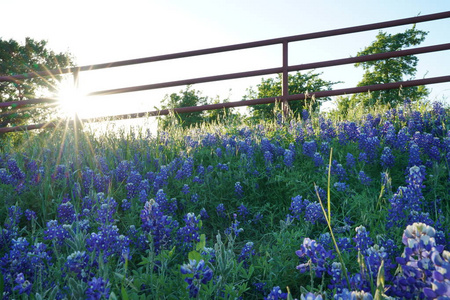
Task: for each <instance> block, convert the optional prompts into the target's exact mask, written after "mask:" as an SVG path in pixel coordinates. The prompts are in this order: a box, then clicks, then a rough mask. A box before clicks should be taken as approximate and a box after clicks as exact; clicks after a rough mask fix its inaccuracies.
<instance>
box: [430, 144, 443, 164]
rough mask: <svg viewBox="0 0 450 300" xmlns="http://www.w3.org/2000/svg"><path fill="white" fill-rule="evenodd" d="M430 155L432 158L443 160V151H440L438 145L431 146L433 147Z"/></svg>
mask: <svg viewBox="0 0 450 300" xmlns="http://www.w3.org/2000/svg"><path fill="white" fill-rule="evenodd" d="M428 155H429V156H430V158H431V159H433V160H435V161H437V162H439V161H440V160H441V152H440V151H439V148H438V147H437V146H431V148H430V149H429V150H428Z"/></svg>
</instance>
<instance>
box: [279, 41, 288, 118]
mask: <svg viewBox="0 0 450 300" xmlns="http://www.w3.org/2000/svg"><path fill="white" fill-rule="evenodd" d="M288 66H289V60H288V41H287V40H284V41H283V83H282V84H283V86H282V92H281V93H282V94H281V108H282V111H283V118H286V117H287V116H288V114H289V104H288V101H287V96H289V73H288Z"/></svg>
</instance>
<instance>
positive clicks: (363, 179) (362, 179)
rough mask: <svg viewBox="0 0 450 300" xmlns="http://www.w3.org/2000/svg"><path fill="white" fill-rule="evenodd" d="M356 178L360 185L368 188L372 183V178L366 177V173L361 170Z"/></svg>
mask: <svg viewBox="0 0 450 300" xmlns="http://www.w3.org/2000/svg"><path fill="white" fill-rule="evenodd" d="M358 178H359V182H361V184H362V185H366V186H368V185H370V183H371V182H372V178H370V177H369V176H367V175H366V173H365V172H364V171H362V170H361V171H359V174H358Z"/></svg>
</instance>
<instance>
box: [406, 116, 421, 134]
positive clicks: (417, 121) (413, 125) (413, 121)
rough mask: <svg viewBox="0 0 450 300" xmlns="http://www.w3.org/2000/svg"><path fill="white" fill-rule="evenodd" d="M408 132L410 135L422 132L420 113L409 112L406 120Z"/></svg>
mask: <svg viewBox="0 0 450 300" xmlns="http://www.w3.org/2000/svg"><path fill="white" fill-rule="evenodd" d="M408 130H409V132H410V133H414V132H423V130H424V124H423V119H422V115H421V113H420V112H418V111H413V112H411V116H410V119H409V120H408Z"/></svg>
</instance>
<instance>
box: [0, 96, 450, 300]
mask: <svg viewBox="0 0 450 300" xmlns="http://www.w3.org/2000/svg"><path fill="white" fill-rule="evenodd" d="M374 111H376V110H374ZM233 121H235V120H233ZM449 125H450V117H449V110H448V109H446V108H444V107H443V106H442V105H440V104H439V103H435V104H433V106H431V105H427V104H421V105H418V103H411V102H409V101H407V102H405V103H403V104H402V105H400V106H397V107H395V108H392V109H389V110H384V111H378V112H377V113H374V114H366V115H360V116H356V115H352V118H351V119H347V120H336V119H330V118H327V117H326V116H325V115H312V116H311V115H306V114H304V115H303V116H302V119H299V118H292V119H286V120H284V122H283V121H281V122H280V121H279V120H271V121H265V122H260V123H258V124H250V125H249V124H246V123H239V124H237V123H232V124H231V123H220V124H214V125H211V124H209V125H208V126H206V125H204V124H201V125H200V126H199V127H192V128H189V129H182V128H180V127H172V128H169V129H168V130H167V131H159V132H158V133H157V134H156V135H154V134H153V133H151V132H150V131H149V129H148V128H146V127H142V128H138V129H135V130H127V131H122V132H113V131H106V133H105V135H98V134H97V135H95V134H93V133H90V132H87V131H86V132H82V131H81V130H80V131H77V132H65V131H64V130H55V131H53V130H52V131H44V132H41V133H39V134H36V135H33V134H30V133H28V134H29V136H28V139H27V141H26V142H25V143H24V144H22V145H16V146H14V145H12V144H5V145H4V146H3V148H2V149H1V150H0V201H1V203H3V205H2V206H1V207H0V290H1V291H3V293H2V296H3V298H4V299H20V298H27V297H33V296H34V297H35V298H36V299H74V298H76V299H86V298H87V299H89V298H92V299H106V298H109V299H187V298H189V297H190V298H194V299H195V298H196V299H239V298H242V299H264V298H266V299H294V298H295V297H296V298H297V299H372V295H373V296H374V297H375V298H376V299H382V298H386V297H391V298H394V299H425V298H429V299H435V298H438V297H444V296H448V294H447V295H446V294H445V293H446V291H448V287H449V286H450V283H449V278H448V274H449V273H448V272H447V271H446V270H449V260H450V254H449V252H448V249H449V247H450V239H449V238H450V236H449V229H448V228H450V227H449V225H450V218H449V216H450V213H449V209H450V207H449V205H448V200H449V190H450V181H449V176H450V173H449V163H450V138H449V136H450V135H449V128H450V127H449ZM330 153H332V155H330ZM330 156H331V159H330V161H328V158H329V157H330ZM319 197H320V198H319ZM327 226H329V228H327ZM331 233H332V234H331ZM338 249H339V250H338ZM344 268H345V269H344ZM345 274H347V275H345ZM347 277H348V279H347ZM31 295H33V296H31Z"/></svg>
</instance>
